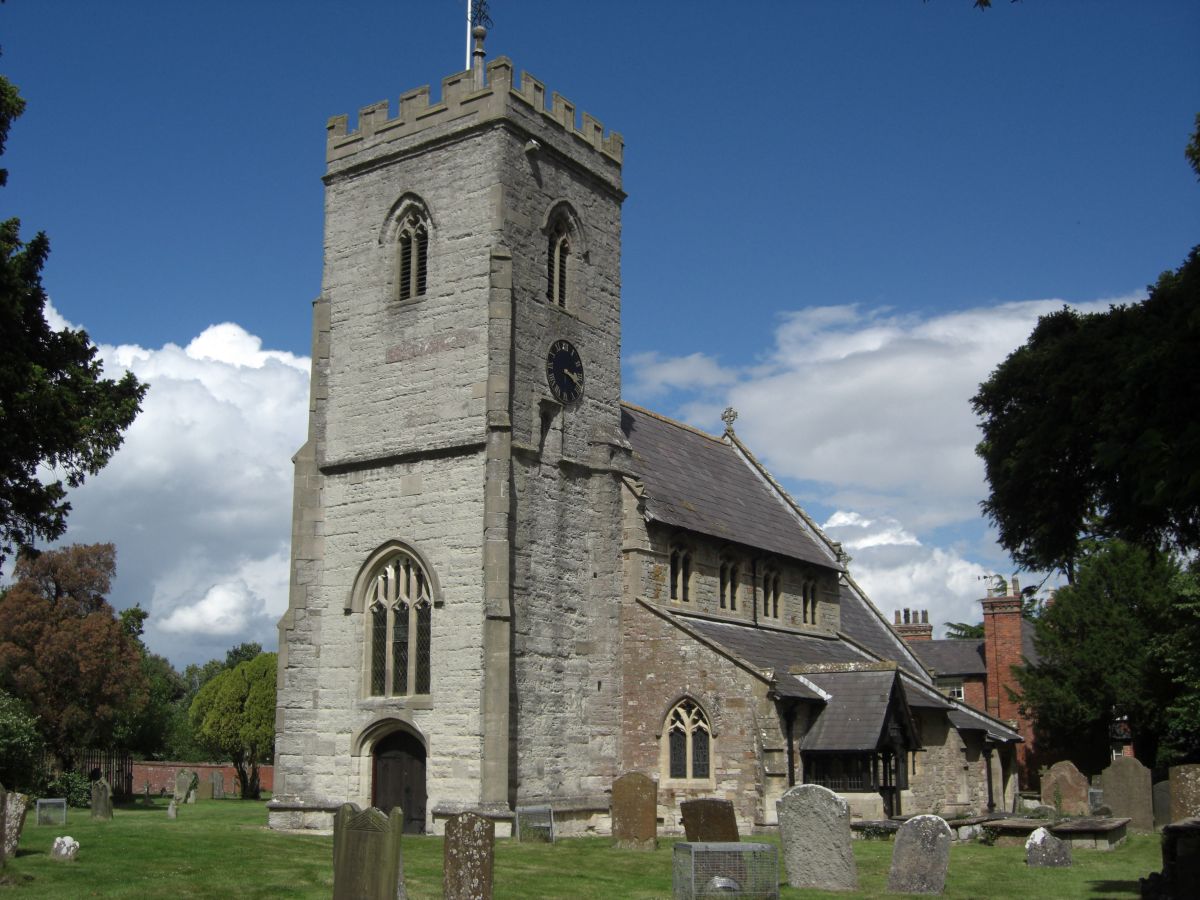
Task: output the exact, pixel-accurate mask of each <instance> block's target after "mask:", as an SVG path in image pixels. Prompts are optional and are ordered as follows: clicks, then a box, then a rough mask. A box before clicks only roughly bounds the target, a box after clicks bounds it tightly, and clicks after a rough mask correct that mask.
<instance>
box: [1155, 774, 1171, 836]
mask: <svg viewBox="0 0 1200 900" xmlns="http://www.w3.org/2000/svg"><path fill="white" fill-rule="evenodd" d="M1153 793H1154V827H1155V828H1162V827H1163V826H1164V825H1170V824H1171V782H1169V781H1166V780H1165V779H1164V780H1163V781H1160V782H1158V783H1157V784H1155V785H1154V788H1153Z"/></svg>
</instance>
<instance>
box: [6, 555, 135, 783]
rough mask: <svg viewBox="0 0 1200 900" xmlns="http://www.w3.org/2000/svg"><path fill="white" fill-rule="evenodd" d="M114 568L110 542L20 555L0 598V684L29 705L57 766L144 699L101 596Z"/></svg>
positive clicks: (95, 743)
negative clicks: (9, 583)
mask: <svg viewBox="0 0 1200 900" xmlns="http://www.w3.org/2000/svg"><path fill="white" fill-rule="evenodd" d="M115 571H116V550H115V549H114V548H113V545H112V544H91V545H79V544H76V545H72V546H70V547H64V548H62V549H60V550H50V551H45V552H43V553H39V554H37V555H36V556H33V555H29V554H22V555H20V556H19V557H18V558H17V562H16V566H15V567H14V571H13V576H14V579H15V582H14V584H13V586H12V587H11V588H10V589H9V590H8V592H7V593H6V594H5V595H4V597H3V599H0V689H4V690H6V691H8V692H10V693H11V694H13V695H15V696H17V697H19V698H20V699H21V700H22V701H23V702H24V703H25V705H26V706H27V707H28V708H30V709H32V710H36V711H37V714H38V725H39V730H40V732H41V735H42V737H43V739H44V740H45V742H46V745H47V747H48V748H49V749H50V750H52V751H53V752H54V753H55V755H56V756H57V757H58V758H59V760H60V762H61V763H62V765H63V766H64V768H70V767H71V764H72V762H73V760H74V754H75V752H76V751H77V750H78V749H80V748H83V747H103V746H109V745H110V744H111V742H112V740H113V738H114V726H115V724H116V723H117V721H118V718H119V716H121V715H128V714H131V713H135V712H136V711H137V710H140V709H141V708H142V706H144V704H145V702H146V682H145V676H144V675H143V673H142V669H141V658H140V653H139V648H138V644H137V642H136V641H135V640H133V639H132V638H130V637H129V635H128V634H126V633H125V631H124V630H123V629H122V627H121V624H120V622H119V621H118V620H117V617H116V615H115V613H114V612H113V609H112V607H111V606H109V604H108V602H107V601H106V600H105V599H104V595H105V594H106V593H107V592H108V590H109V586H110V583H111V580H112V576H113V573H114V572H115Z"/></svg>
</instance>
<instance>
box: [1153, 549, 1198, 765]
mask: <svg viewBox="0 0 1200 900" xmlns="http://www.w3.org/2000/svg"><path fill="white" fill-rule="evenodd" d="M1172 587H1173V589H1174V594H1175V597H1174V600H1173V603H1172V606H1171V616H1170V623H1169V627H1168V628H1165V629H1162V630H1160V631H1159V632H1158V633H1157V634H1156V635H1155V638H1154V640H1153V642H1152V645H1151V650H1150V658H1151V662H1152V664H1153V665H1154V667H1155V668H1156V670H1157V671H1158V672H1160V673H1162V675H1163V676H1164V677H1165V678H1166V679H1167V680H1169V682H1170V688H1169V690H1168V691H1167V693H1168V696H1169V698H1170V699H1169V700H1168V701H1167V702H1166V706H1165V707H1164V710H1163V712H1164V715H1165V717H1166V723H1167V724H1166V730H1165V732H1164V734H1163V735H1162V743H1161V745H1160V747H1159V760H1158V761H1159V763H1160V764H1170V763H1179V762H1185V763H1195V762H1200V559H1196V558H1193V559H1192V561H1191V564H1190V565H1189V566H1188V571H1187V572H1184V573H1181V574H1180V575H1178V576H1177V577H1176V578H1175V581H1174V583H1173V585H1172Z"/></svg>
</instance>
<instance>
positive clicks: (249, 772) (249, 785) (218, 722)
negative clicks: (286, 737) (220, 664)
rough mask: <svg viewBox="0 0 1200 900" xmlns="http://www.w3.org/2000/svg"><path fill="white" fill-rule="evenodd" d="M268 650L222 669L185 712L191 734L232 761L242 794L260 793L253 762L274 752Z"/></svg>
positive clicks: (271, 673) (273, 660)
mask: <svg viewBox="0 0 1200 900" xmlns="http://www.w3.org/2000/svg"><path fill="white" fill-rule="evenodd" d="M275 666H276V655H275V654H274V653H262V654H260V655H259V656H257V657H255V658H254V659H252V660H249V661H248V662H242V663H239V664H238V665H237V666H236V667H235V668H233V669H229V670H227V671H225V672H222V673H221V674H220V675H218V676H217V677H216V678H214V679H212V680H211V681H209V682H208V683H207V684H206V685H204V687H202V688H201V689H200V692H199V693H198V694H196V699H195V700H193V701H192V708H191V712H190V718H191V722H192V729H193V731H194V733H195V735H196V738H197V740H198V741H199V742H200V743H201V744H202V745H203V746H205V747H206V748H207V749H208V750H209V751H210V752H212V753H214V754H218V755H219V756H221V757H226V758H228V759H230V760H232V762H233V766H234V769H235V770H236V771H237V777H238V782H239V784H240V785H241V789H242V797H243V798H246V799H257V798H258V797H259V795H260V793H261V790H260V787H259V780H258V767H259V766H260V765H262V764H264V763H267V762H270V761H271V758H272V756H273V755H274V753H275Z"/></svg>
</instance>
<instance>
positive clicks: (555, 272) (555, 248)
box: [546, 222, 571, 308]
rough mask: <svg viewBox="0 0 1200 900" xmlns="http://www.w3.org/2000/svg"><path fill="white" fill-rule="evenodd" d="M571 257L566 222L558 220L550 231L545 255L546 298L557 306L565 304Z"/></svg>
mask: <svg viewBox="0 0 1200 900" xmlns="http://www.w3.org/2000/svg"><path fill="white" fill-rule="evenodd" d="M570 257H571V233H570V231H569V230H568V229H567V223H566V222H559V223H558V224H557V225H555V226H554V228H552V229H551V231H550V248H549V253H548V254H547V257H546V299H547V300H549V301H550V302H551V303H554V304H556V305H557V306H561V307H564V308H565V307H566V305H567V264H568V261H569V260H570Z"/></svg>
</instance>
